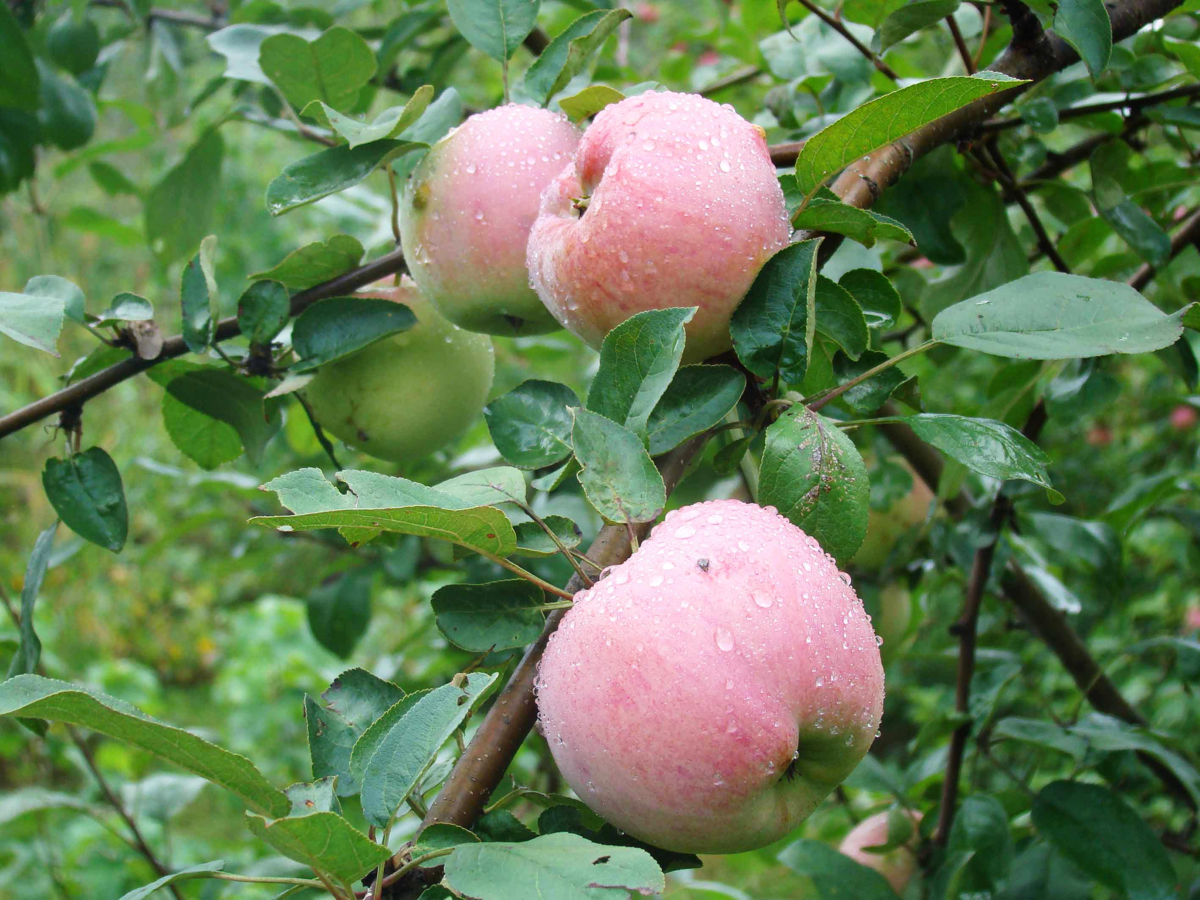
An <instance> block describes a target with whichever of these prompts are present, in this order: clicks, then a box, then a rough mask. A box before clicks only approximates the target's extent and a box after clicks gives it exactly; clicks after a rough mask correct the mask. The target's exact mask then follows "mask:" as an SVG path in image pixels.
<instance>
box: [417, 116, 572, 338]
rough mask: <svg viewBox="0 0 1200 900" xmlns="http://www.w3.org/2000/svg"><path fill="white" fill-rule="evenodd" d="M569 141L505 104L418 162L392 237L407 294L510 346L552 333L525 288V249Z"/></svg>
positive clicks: (564, 128) (546, 122) (550, 119)
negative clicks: (407, 277)
mask: <svg viewBox="0 0 1200 900" xmlns="http://www.w3.org/2000/svg"><path fill="white" fill-rule="evenodd" d="M579 134H580V133H579V130H578V129H577V128H576V127H575V126H574V125H572V124H571V123H570V122H569V121H567V119H566V117H564V116H562V115H558V114H556V113H552V112H550V111H548V110H544V109H534V108H533V107H530V106H517V105H515V104H510V105H508V106H501V107H499V108H497V109H492V110H488V111H487V112H484V113H479V114H477V115H474V116H471V117H470V118H469V119H467V121H466V122H464V123H463V124H462V125H461V126H460V127H458V128H456V129H455V130H454V131H452V132H450V134H448V135H446V136H445V137H444V138H442V139H441V140H440V141H438V142H437V143H436V144H434V145H433V147H432V149H430V151H429V153H428V154H426V156H425V158H424V159H423V160H421V163H420V165H418V166H417V168H416V170H415V171H414V172H413V175H412V178H411V179H410V181H409V183H408V185H407V187H406V189H405V192H404V201H403V203H402V204H401V207H400V235H401V238H402V244H403V247H404V256H405V259H406V260H407V261H408V267H409V271H410V272H411V273H412V277H413V279H414V280H415V281H416V282H417V286H418V287H420V289H421V292H422V293H423V294H424V295H425V296H426V297H427V298H429V302H430V303H432V304H433V305H434V306H436V307H437V309H438V311H439V312H440V313H441V314H442V315H443V316H445V317H446V318H447V319H449V320H450V321H451V322H454V323H455V324H456V325H460V326H462V327H463V328H466V329H468V330H470V331H479V332H483V333H484V334H499V335H510V336H512V335H522V334H541V333H544V332H547V331H555V330H557V329H558V327H559V326H558V323H557V322H555V321H554V318H553V317H552V316H551V315H550V314H549V313H548V312H547V311H546V308H545V307H544V306H543V305H542V301H541V300H539V299H538V296H537V294H536V293H535V292H534V291H533V289H532V288H531V287H530V286H529V273H528V271H527V270H526V268H525V245H526V243H527V242H528V240H529V229H530V227H531V226H532V225H533V222H534V220H535V219H536V218H537V214H538V198H539V197H540V196H541V193H542V189H543V188H545V187H546V185H547V184H548V183H549V181H550V180H551V179H552V178H553V177H554V176H555V175H557V174H558V173H559V172H560V171H561V170H562V167H563V166H564V165H565V164H566V163H567V162H568V161H569V160H570V159H571V156H572V154H573V153H574V152H575V146H576V144H578V143H579Z"/></svg>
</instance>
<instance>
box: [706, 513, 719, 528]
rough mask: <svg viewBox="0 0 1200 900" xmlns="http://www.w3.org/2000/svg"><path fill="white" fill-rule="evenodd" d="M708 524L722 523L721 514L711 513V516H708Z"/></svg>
mask: <svg viewBox="0 0 1200 900" xmlns="http://www.w3.org/2000/svg"><path fill="white" fill-rule="evenodd" d="M708 524H709V525H720V524H721V516H720V514H716V515H711V516H709V517H708Z"/></svg>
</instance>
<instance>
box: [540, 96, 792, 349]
mask: <svg viewBox="0 0 1200 900" xmlns="http://www.w3.org/2000/svg"><path fill="white" fill-rule="evenodd" d="M789 233H790V229H789V226H788V220H787V214H786V211H785V209H784V202H783V192H782V191H781V190H780V187H779V182H778V180H777V179H776V177H775V166H774V165H773V164H772V162H771V157H770V155H769V154H768V152H767V144H766V141H765V140H764V139H763V132H762V129H760V128H758V127H756V126H754V125H751V124H750V123H749V122H747V121H746V120H745V119H743V118H742V117H741V116H739V115H738V114H737V113H736V112H734V111H733V108H732V107H730V106H722V105H719V104H717V103H714V102H713V101H711V100H706V99H704V98H703V97H699V96H697V95H695V94H675V93H657V92H654V91H650V92H647V93H645V94H641V95H639V96H636V97H630V98H628V99H626V100H622V101H621V102H619V103H614V104H613V105H611V106H608V107H606V108H605V109H604V110H602V111H601V112H600V113H599V114H598V115H597V116H596V119H595V122H594V123H593V124H592V126H591V127H590V128H589V129H588V130H587V132H586V133H585V134H584V136H583V140H582V141H581V142H580V144H579V149H578V151H577V152H576V154H575V160H574V162H573V163H572V164H571V165H569V166H567V167H566V168H565V169H564V170H563V171H562V172H561V174H559V175H558V177H557V178H555V179H554V181H553V182H551V184H550V186H549V187H547V188H546V192H545V193H544V194H543V195H542V208H541V214H540V215H539V216H538V219H537V222H535V223H534V226H533V231H532V233H531V234H530V236H529V275H530V278H531V279H532V282H533V286H534V287H535V288H537V292H538V294H539V295H540V296H541V298H542V300H543V301H544V302H545V304H546V307H547V308H548V309H549V310H550V312H552V313H553V314H554V316H555V318H557V319H558V321H559V322H561V323H562V324H563V325H564V326H565V327H566V328H567V329H568V330H570V331H572V332H574V333H575V334H577V335H579V337H581V338H582V339H583V340H584V341H586V342H587V343H589V344H591V345H592V346H593V347H599V346H600V343H601V341H603V340H604V336H605V335H606V334H608V332H609V331H610V330H611V329H612V328H613V327H614V326H616V325H618V324H620V323H621V322H623V321H625V320H626V319H628V318H629V317H630V316H632V315H633V314H634V313H638V312H642V311H643V310H647V309H662V308H664V307H669V306H697V307H699V312H698V313H697V314H696V316H695V318H694V319H692V321H691V322H690V323H688V325H687V349H686V351H685V353H684V360H685V361H686V362H695V361H698V360H701V359H705V358H707V357H710V356H712V355H714V354H716V353H720V352H721V351H723V350H728V349H729V347H730V346H731V341H730V337H729V318H730V316H731V315H732V314H733V310H734V308H735V307H736V306H737V305H738V303H740V302H741V300H742V297H743V296H744V295H745V293H746V291H747V290H748V289H749V287H750V285H751V283H752V282H753V281H754V276H755V275H757V274H758V271H759V269H761V268H762V265H763V263H764V262H766V261H767V259H769V258H770V257H771V256H772V255H773V254H774V253H775V252H776V251H777V250H779V249H780V248H782V247H783V246H785V245H786V244H787V241H788V236H789Z"/></svg>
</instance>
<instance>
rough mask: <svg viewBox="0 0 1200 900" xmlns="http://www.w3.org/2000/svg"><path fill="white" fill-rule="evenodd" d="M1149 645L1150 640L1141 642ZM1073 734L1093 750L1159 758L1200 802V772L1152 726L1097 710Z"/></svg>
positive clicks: (1199, 647)
mask: <svg viewBox="0 0 1200 900" xmlns="http://www.w3.org/2000/svg"><path fill="white" fill-rule="evenodd" d="M1157 640H1158V641H1159V642H1172V641H1175V642H1178V643H1177V644H1176V646H1178V647H1186V648H1187V649H1191V650H1200V645H1198V644H1197V643H1196V642H1195V641H1183V640H1182V639H1180V638H1159V639H1157ZM1141 643H1142V644H1143V645H1145V644H1146V643H1149V642H1146V641H1143V642H1141ZM1135 648H1137V649H1138V650H1140V649H1141V648H1140V647H1138V645H1137V644H1134V645H1131V646H1129V647H1126V648H1125V652H1126V653H1130V652H1136V651H1135ZM1071 734H1072V735H1074V736H1075V737H1078V738H1081V739H1082V740H1083V741H1084V742H1085V743H1086V745H1087V746H1088V747H1089V748H1091V749H1092V750H1099V751H1101V752H1107V753H1120V752H1122V751H1126V750H1136V751H1138V752H1141V753H1145V754H1147V755H1149V756H1153V757H1155V758H1156V759H1157V760H1158V761H1159V762H1161V763H1162V764H1163V765H1164V766H1166V767H1167V768H1168V769H1170V770H1171V771H1172V772H1173V773H1174V774H1175V776H1176V777H1177V778H1178V779H1179V783H1180V784H1182V785H1183V786H1184V788H1185V789H1186V790H1187V792H1188V794H1189V795H1190V796H1191V798H1192V800H1193V802H1197V803H1200V772H1197V771H1196V767H1195V766H1193V765H1192V764H1191V763H1190V762H1189V761H1188V760H1187V759H1186V758H1185V757H1184V756H1182V755H1180V754H1179V753H1176V752H1175V751H1173V750H1171V749H1169V748H1168V747H1167V746H1166V745H1165V744H1164V743H1163V742H1162V741H1161V740H1159V739H1158V738H1157V737H1155V736H1154V734H1153V733H1152V732H1150V730H1149V729H1146V728H1139V727H1137V726H1134V725H1129V724H1127V723H1125V722H1122V721H1121V720H1120V719H1114V718H1112V717H1111V716H1105V715H1101V714H1099V713H1093V714H1092V715H1091V716H1089V717H1088V718H1087V719H1085V720H1084V721H1082V722H1080V723H1079V724H1078V725H1075V726H1074V727H1072V728H1071Z"/></svg>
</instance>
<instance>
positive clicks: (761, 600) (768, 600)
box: [750, 591, 775, 609]
mask: <svg viewBox="0 0 1200 900" xmlns="http://www.w3.org/2000/svg"><path fill="white" fill-rule="evenodd" d="M750 596H752V597H753V598H754V602H755V603H756V604H758V605H759V606H761V607H762V608H763V609H770V608H771V604H772V603H774V602H775V600H774V598H773V597H772V596H771V595H770V594H768V593H767V592H766V591H754V592H753V593H752V594H751V595H750Z"/></svg>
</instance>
